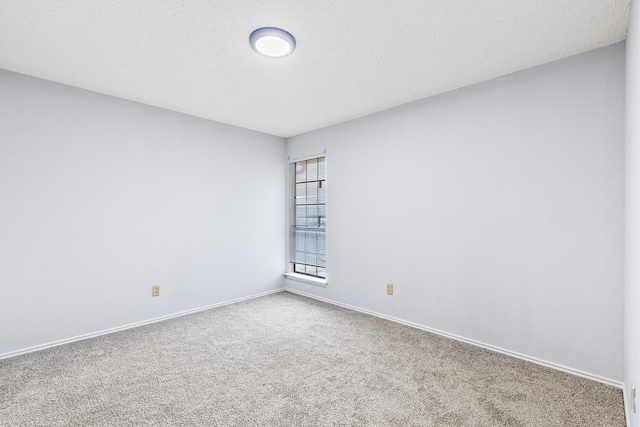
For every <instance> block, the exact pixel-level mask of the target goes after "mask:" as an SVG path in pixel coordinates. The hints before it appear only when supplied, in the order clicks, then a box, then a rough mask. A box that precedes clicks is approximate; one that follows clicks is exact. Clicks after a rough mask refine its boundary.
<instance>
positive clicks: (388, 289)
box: [387, 283, 393, 295]
mask: <svg viewBox="0 0 640 427" xmlns="http://www.w3.org/2000/svg"><path fill="white" fill-rule="evenodd" d="M387 295H393V285H392V284H391V283H387Z"/></svg>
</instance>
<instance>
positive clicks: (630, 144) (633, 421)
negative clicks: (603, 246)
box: [624, 1, 640, 426]
mask: <svg viewBox="0 0 640 427" xmlns="http://www.w3.org/2000/svg"><path fill="white" fill-rule="evenodd" d="M626 49H627V63H626V67H627V69H626V98H625V100H626V111H625V114H626V117H625V131H626V135H625V140H626V143H625V160H626V165H625V166H626V168H625V172H626V181H625V184H626V187H625V190H626V194H625V196H626V197H625V201H626V205H625V207H626V212H625V219H626V234H625V236H626V246H625V257H626V258H625V298H624V306H625V310H624V312H625V322H624V331H625V334H624V343H625V344H624V348H625V350H624V382H625V394H626V397H627V402H626V403H627V405H626V407H627V414H628V415H629V417H630V425H631V426H640V415H639V414H638V411H640V408H638V407H636V412H633V410H632V409H631V407H632V405H631V400H630V399H631V388H632V387H633V386H635V388H636V389H638V388H640V4H638V2H637V1H634V2H633V3H632V4H631V14H630V16H629V32H628V36H627V41H626ZM636 392H637V393H638V391H636ZM638 403H639V402H638V397H637V396H636V405H638Z"/></svg>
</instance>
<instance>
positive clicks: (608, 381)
mask: <svg viewBox="0 0 640 427" xmlns="http://www.w3.org/2000/svg"><path fill="white" fill-rule="evenodd" d="M283 290H285V291H287V292H291V293H293V294H298V295H301V296H304V297H307V298H312V299H316V300H318V301H322V302H326V303H328V304H333V305H337V306H340V307H344V308H348V309H350V310H354V311H359V312H360V313H365V314H369V315H371V316H375V317H380V318H382V319H386V320H390V321H392V322H396V323H400V324H402V325H406V326H410V327H412V328H416V329H421V330H423V331H426V332H431V333H433V334H436V335H440V336H443V337H446V338H451V339H454V340H456V341H461V342H464V343H467V344H471V345H475V346H477V347H481V348H484V349H487V350H491V351H495V352H498V353H502V354H504V355H507V356H511V357H516V358H518V359H522V360H525V361H527V362H532V363H535V364H537V365H542V366H545V367H547V368H551V369H556V370H558V371H562V372H566V373H568V374H572V375H576V376H578V377H582V378H586V379H589V380H593V381H597V382H599V383H602V384H606V385H609V386H612V387H616V388H620V389H622V390H623V391H624V383H623V382H622V381H616V380H612V379H610V378H605V377H601V376H599V375H594V374H590V373H588V372H583V371H580V370H578V369H573V368H569V367H567V366H563V365H559V364H557V363H553V362H548V361H546V360H542V359H538V358H535V357H531V356H527V355H525V354H522V353H518V352H515V351H511V350H506V349H504V348H500V347H496V346H493V345H490V344H485V343H483V342H480V341H476V340H472V339H469V338H465V337H462V336H460V335H455V334H451V333H448V332H444V331H440V330H438V329H434V328H430V327H428V326H424V325H420V324H418V323H413V322H409V321H406V320H402V319H398V318H396V317H392V316H387V315H386V314H381V313H377V312H375V311H371V310H367V309H364V308H360V307H357V306H353V305H349V304H344V303H341V302H337V301H334V300H330V299H327V298H322V297H318V296H315V295H312V294H308V293H306V292H301V291H299V290H297V289H292V288H288V287H284V288H283ZM625 407H626V401H625Z"/></svg>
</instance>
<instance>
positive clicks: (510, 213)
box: [285, 44, 624, 383]
mask: <svg viewBox="0 0 640 427" xmlns="http://www.w3.org/2000/svg"><path fill="white" fill-rule="evenodd" d="M398 78H401V76H398ZM425 78H428V76H425ZM623 120H624V45H623V44H616V45H612V46H609V47H606V48H602V49H598V50H594V51H590V52H587V53H585V54H582V55H578V56H574V57H571V58H567V59H564V60H561V61H558V62H554V63H550V64H547V65H544V66H540V67H537V68H533V69H530V70H526V71H522V72H519V73H515V74H512V75H509V76H506V77H502V78H499V79H495V80H492V81H489V82H485V83H482V84H478V85H474V86H470V87H467V88H464V89H461V90H457V91H454V92H449V93H446V94H443V95H439V96H436V97H432V98H428V99H424V100H422V101H418V102H415V103H411V104H408V105H405V106H403V107H399V108H395V109H391V110H387V111H384V112H381V113H378V114H374V115H371V116H368V117H365V118H362V119H358V120H354V121H350V122H346V123H343V124H340V125H336V126H332V127H328V128H325V129H321V130H318V131H314V132H311V133H307V134H303V135H299V136H296V137H293V138H290V139H288V141H287V151H288V154H289V155H290V156H291V157H292V158H297V157H302V156H305V155H308V154H312V153H318V152H321V151H322V150H324V149H326V150H327V152H326V157H327V180H328V181H327V204H328V206H327V278H328V286H327V287H326V288H320V287H317V286H313V285H309V284H305V283H300V282H296V281H293V280H285V286H286V287H289V288H291V289H294V290H298V291H302V292H306V293H308V294H311V295H315V296H318V297H322V298H326V299H329V300H332V301H336V302H339V303H342V304H349V305H351V306H356V307H360V308H362V309H365V310H370V311H373V312H377V313H380V314H383V315H386V316H391V317H395V318H398V319H401V320H404V321H408V322H413V323H416V324H419V325H423V326H426V327H429V328H433V329H437V330H440V331H443V332H446V333H449V334H455V335H458V336H461V337H464V338H467V339H470V340H475V341H478V342H481V343H484V344H486V345H490V346H494V347H498V348H502V349H505V350H507V351H510V352H514V353H521V354H523V355H526V356H527V357H531V358H537V359H540V360H543V361H546V362H549V363H552V364H556V365H561V366H566V367H568V368H570V369H571V370H573V371H576V372H582V373H585V374H587V375H589V376H592V377H601V378H603V379H605V380H610V381H612V382H616V383H620V382H621V381H622V378H623V258H624V124H623ZM386 283H393V284H394V285H395V287H394V295H393V296H387V295H386V286H385V285H386Z"/></svg>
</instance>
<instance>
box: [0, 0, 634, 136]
mask: <svg viewBox="0 0 640 427" xmlns="http://www.w3.org/2000/svg"><path fill="white" fill-rule="evenodd" d="M629 5H630V0H428V1H427V0H289V1H285V0H245V1H241V0H163V1H158V0H38V1H33V0H0V68H4V69H7V70H11V71H16V72H19V73H24V74H28V75H32V76H36V77H40V78H44V79H48V80H53V81H56V82H61V83H65V84H68V85H72V86H77V87H81V88H85V89H89V90H92V91H96V92H100V93H105V94H108V95H114V96H118V97H121V98H126V99H130V100H133V101H138V102H142V103H145V104H150V105H155V106H158V107H162V108H166V109H169V110H175V111H179V112H182V113H186V114H191V115H194V116H198V117H204V118H207V119H211V120H216V121H219V122H224V123H228V124H232V125H236V126H240V127H244V128H248V129H254V130H257V131H261V132H265V133H269V134H273V135H278V136H282V137H289V136H293V135H297V134H300V133H304V132H308V131H311V130H314V129H318V128H321V127H324V126H328V125H331V124H335V123H339V122H342V121H345V120H349V119H352V118H355V117H359V116H363V115H366V114H370V113H373V112H376V111H380V110H384V109H387V108H390V107H394V106H397V105H400V104H404V103H407V102H410V101H414V100H417V99H420V98H424V97H427V96H431V95H435V94H438V93H442V92H446V91H449V90H453V89H456V88H459V87H462V86H467V85H470V84H474V83H478V82H481V81H485V80H488V79H491V78H494V77H498V76H501V75H505V74H509V73H512V72H515V71H518V70H522V69H526V68H530V67H534V66H536V65H540V64H543V63H546V62H549V61H554V60H557V59H560V58H564V57H567V56H570V55H574V54H577V53H581V52H584V51H587V50H591V49H595V48H598V47H601V46H606V45H609V44H613V43H616V42H619V41H622V40H624V39H625V37H626V27H627V18H628V13H629ZM263 26H275V27H281V28H284V29H286V30H287V31H289V32H290V33H292V34H293V35H294V37H295V38H296V40H297V48H296V51H295V52H294V53H293V54H292V55H290V56H288V57H286V58H282V59H272V58H266V57H262V56H260V55H257V54H256V53H255V52H254V51H253V50H251V47H250V46H249V34H250V33H251V32H252V31H253V30H254V29H256V28H258V27H263Z"/></svg>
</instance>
